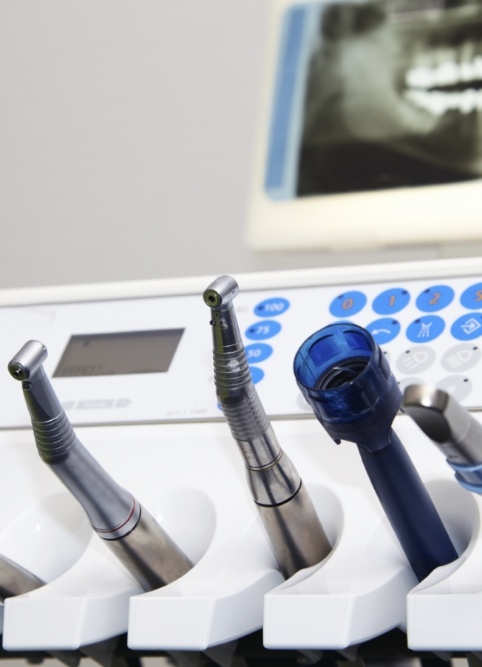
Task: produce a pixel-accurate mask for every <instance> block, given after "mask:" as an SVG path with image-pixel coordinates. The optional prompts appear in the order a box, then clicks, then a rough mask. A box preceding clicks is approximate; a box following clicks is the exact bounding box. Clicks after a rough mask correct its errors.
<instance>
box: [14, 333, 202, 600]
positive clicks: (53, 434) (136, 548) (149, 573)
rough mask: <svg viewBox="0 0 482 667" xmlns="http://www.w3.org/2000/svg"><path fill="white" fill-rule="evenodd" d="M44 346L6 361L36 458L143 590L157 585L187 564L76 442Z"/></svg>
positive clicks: (31, 347) (34, 344)
mask: <svg viewBox="0 0 482 667" xmlns="http://www.w3.org/2000/svg"><path fill="white" fill-rule="evenodd" d="M46 357H47V350H46V348H45V346H44V345H43V344H42V343H40V342H39V341H29V342H28V343H26V344H25V345H24V346H23V347H22V349H21V350H20V351H19V352H18V353H17V354H16V355H15V357H14V358H13V359H12V360H11V361H10V363H9V365H8V369H9V371H10V374H11V375H12V377H14V378H15V379H16V380H19V381H21V382H22V388H23V393H24V397H25V401H26V404H27V407H28V410H29V413H30V417H31V421H32V428H33V432H34V436H35V441H36V444H37V449H38V452H39V455H40V457H41V459H42V460H43V461H44V462H45V463H46V464H47V465H48V466H49V467H50V469H51V470H52V471H53V472H54V473H55V474H56V475H57V477H58V478H59V479H60V480H61V481H62V482H63V484H64V485H65V486H66V487H67V488H68V489H69V491H70V492H71V493H72V494H73V495H74V497H75V498H76V499H77V500H78V501H79V503H80V504H81V505H82V507H83V509H84V510H85V512H86V514H87V516H88V518H89V521H90V523H91V525H92V528H93V529H94V531H95V532H96V533H97V534H98V535H99V537H101V538H102V539H103V540H105V542H106V544H107V545H108V546H109V547H110V548H111V549H112V551H113V552H114V553H115V554H116V556H117V557H118V558H119V560H120V561H121V562H122V563H123V564H124V565H125V566H126V568H127V569H128V570H129V571H130V572H131V574H132V575H133V576H134V577H135V578H136V579H137V581H138V582H139V583H140V585H141V586H142V588H143V589H144V590H146V591H147V590H152V589H154V588H160V587H161V586H164V585H165V584H167V583H170V582H172V581H174V580H175V579H177V578H179V577H180V576H182V575H183V574H185V573H186V572H187V571H188V570H189V569H190V568H191V567H192V564H191V562H190V561H189V559H188V558H187V556H186V555H185V554H184V553H183V552H182V551H181V549H180V548H179V547H178V546H177V545H176V544H175V543H174V542H173V540H172V539H171V538H170V537H169V535H168V534H167V533H166V532H165V531H164V530H163V529H162V528H161V526H160V525H159V524H158V523H157V522H156V521H155V519H154V518H153V517H152V516H151V515H150V514H149V512H148V511H147V510H146V509H145V508H144V507H142V506H141V505H140V503H139V501H138V500H137V499H136V498H134V497H133V496H132V494H131V493H129V492H128V491H126V490H125V489H124V488H122V487H121V486H120V485H119V484H117V482H115V481H114V480H113V479H112V478H111V477H110V475H108V473H107V472H106V471H105V470H104V469H103V468H102V466H101V465H100V464H99V463H98V462H97V461H96V459H95V458H94V457H93V456H92V455H91V454H90V452H89V451H88V450H87V449H86V448H85V447H84V445H83V444H82V443H81V442H80V441H79V439H78V438H77V436H76V435H75V432H74V430H73V428H72V425H71V424H70V422H69V420H68V418H67V415H66V414H65V412H64V410H63V408H62V406H61V405H60V402H59V400H58V398H57V396H56V394H55V392H54V390H53V387H52V385H51V383H50V381H49V379H48V377H47V375H46V373H45V370H44V368H43V365H42V364H43V361H44V360H45V359H46Z"/></svg>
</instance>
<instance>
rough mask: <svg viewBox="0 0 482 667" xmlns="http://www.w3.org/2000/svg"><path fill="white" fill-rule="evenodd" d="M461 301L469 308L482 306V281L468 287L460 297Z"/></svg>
mask: <svg viewBox="0 0 482 667" xmlns="http://www.w3.org/2000/svg"><path fill="white" fill-rule="evenodd" d="M460 303H461V304H462V306H463V307H464V308H468V309H469V310H472V309H474V308H482V283H476V284H475V285H471V286H470V287H467V289H466V290H465V291H464V292H463V293H462V296H461V297H460Z"/></svg>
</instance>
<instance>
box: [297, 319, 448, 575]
mask: <svg viewBox="0 0 482 667" xmlns="http://www.w3.org/2000/svg"><path fill="white" fill-rule="evenodd" d="M294 373H295V376H296V380H297V382H298V385H299V387H300V389H301V391H302V393H303V395H304V397H305V398H306V400H307V401H308V403H309V404H310V405H311V407H312V408H313V410H314V413H315V415H316V417H317V418H318V420H319V421H320V422H321V424H322V425H323V427H324V428H325V430H326V431H327V432H328V434H329V435H330V436H331V437H332V438H333V439H334V440H335V442H336V443H337V444H340V442H341V441H342V440H348V441H351V442H355V443H356V444H357V445H358V451H359V453H360V456H361V459H362V461H363V464H364V467H365V469H366V471H367V473H368V476H369V478H370V481H371V483H372V486H373V488H374V489H375V492H376V494H377V496H378V498H379V500H380V502H381V504H382V507H383V509H384V511H385V513H386V515H387V517H388V520H389V521H390V523H391V525H392V528H393V530H394V532H395V534H396V535H397V537H398V540H399V542H400V544H401V546H402V548H403V550H404V552H405V554H406V556H407V559H408V561H409V563H410V565H411V567H412V569H413V571H414V572H415V574H416V576H417V578H418V579H419V580H422V579H424V578H425V577H426V576H427V575H428V574H429V573H430V572H431V571H432V570H433V569H435V568H436V567H438V566H440V565H444V564H446V563H449V562H451V561H453V560H455V559H456V558H457V553H456V551H455V548H454V546H453V545H452V542H451V540H450V538H449V536H448V534H447V531H446V529H445V527H444V525H443V523H442V521H441V519H440V517H439V515H438V513H437V510H436V509H435V506H434V505H433V503H432V500H431V498H430V496H429V495H428V492H427V490H426V489H425V486H424V485H423V483H422V481H421V479H420V477H419V475H418V472H417V470H416V469H415V466H414V465H413V463H412V461H411V459H410V457H409V456H408V454H407V452H406V450H405V449H404V447H403V445H402V443H401V442H400V440H399V438H398V437H397V435H396V433H395V432H394V431H393V429H392V423H393V420H394V418H395V415H396V414H397V412H398V410H399V407H400V403H401V399H402V395H401V392H400V388H399V386H398V384H397V381H396V380H395V378H394V376H393V375H392V373H391V371H390V368H389V365H388V362H387V360H386V358H385V357H384V355H383V353H382V351H381V350H380V348H379V347H378V345H377V344H376V343H375V341H374V340H373V338H372V336H371V335H370V334H369V332H368V331H366V330H365V329H363V328H362V327H359V326H357V325H354V324H350V323H346V322H341V323H336V324H331V325H328V326H326V327H324V328H323V329H321V330H320V331H318V332H316V333H315V334H313V335H312V336H310V337H309V338H308V339H307V340H306V341H305V342H304V343H303V345H302V346H301V347H300V349H299V350H298V352H297V354H296V356H295V360H294Z"/></svg>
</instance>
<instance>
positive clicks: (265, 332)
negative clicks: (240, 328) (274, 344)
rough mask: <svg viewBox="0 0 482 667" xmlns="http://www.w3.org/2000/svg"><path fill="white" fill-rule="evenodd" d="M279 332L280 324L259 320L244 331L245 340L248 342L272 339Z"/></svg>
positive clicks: (273, 321)
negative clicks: (248, 340) (247, 339)
mask: <svg viewBox="0 0 482 667" xmlns="http://www.w3.org/2000/svg"><path fill="white" fill-rule="evenodd" d="M280 331H281V324H280V323H279V322H277V321H276V320H261V321H260V322H256V324H252V325H251V326H250V327H248V328H247V329H246V338H249V339H250V340H266V339H267V338H273V336H276V334H278V333H279V332H280Z"/></svg>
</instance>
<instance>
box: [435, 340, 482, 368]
mask: <svg viewBox="0 0 482 667" xmlns="http://www.w3.org/2000/svg"><path fill="white" fill-rule="evenodd" d="M480 357H481V351H480V348H479V347H477V346H476V345H473V344H472V345H471V344H470V343H460V344H459V345H454V346H453V347H451V348H450V349H448V350H447V351H446V352H445V354H444V355H443V357H442V359H441V363H442V366H443V368H445V370H446V371H449V372H450V373H462V372H463V371H467V370H469V368H473V367H474V366H476V365H477V364H478V363H479V361H480Z"/></svg>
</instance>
